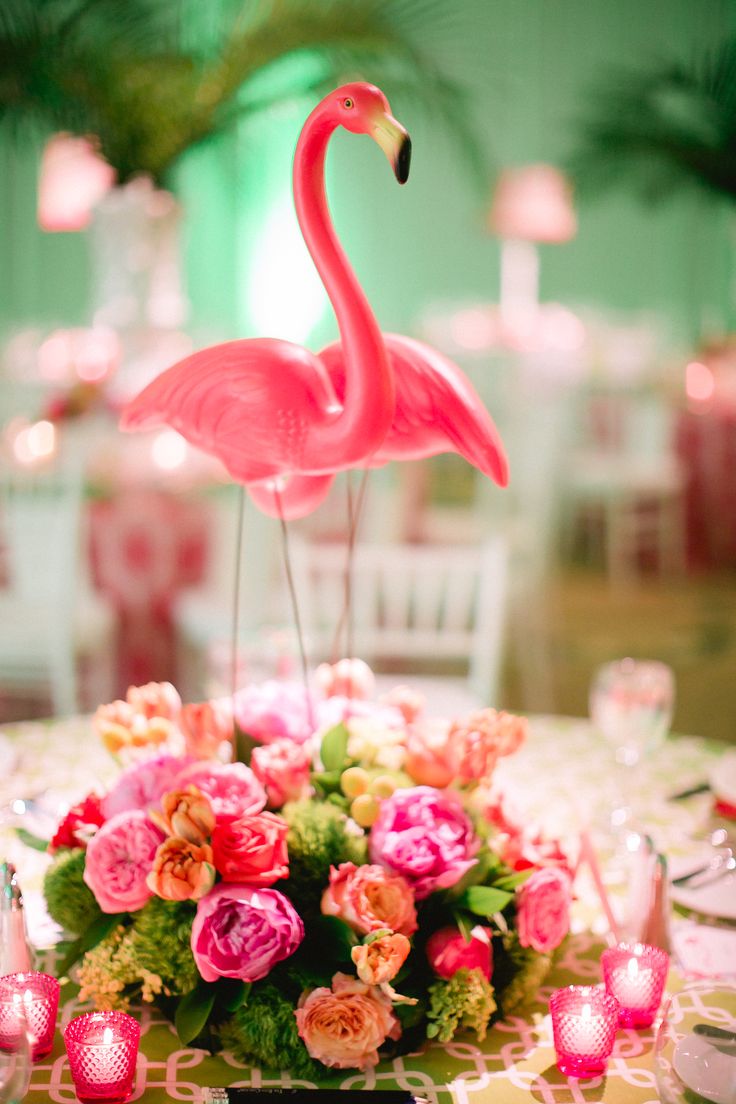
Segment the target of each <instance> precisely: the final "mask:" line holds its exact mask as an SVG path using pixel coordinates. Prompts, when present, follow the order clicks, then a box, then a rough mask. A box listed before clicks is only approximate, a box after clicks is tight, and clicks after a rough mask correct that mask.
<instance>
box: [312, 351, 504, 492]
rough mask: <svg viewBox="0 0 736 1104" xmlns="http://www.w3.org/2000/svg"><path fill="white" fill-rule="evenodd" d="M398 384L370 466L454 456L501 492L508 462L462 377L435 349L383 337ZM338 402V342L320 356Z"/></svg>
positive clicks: (341, 374)
mask: <svg viewBox="0 0 736 1104" xmlns="http://www.w3.org/2000/svg"><path fill="white" fill-rule="evenodd" d="M384 342H385V345H386V350H387V352H388V356H389V362H390V364H391V368H392V370H393V373H394V378H395V381H396V413H395V415H394V420H393V424H392V426H391V429H390V430H389V432H388V434H387V436H386V438H385V440H384V442H383V444H382V445H381V447H380V448H379V449H378V451H377V452H376V453H375V454H374V456H373V461H372V462H373V463H374V464H382V463H386V462H387V461H389V460H417V459H420V458H422V457H425V456H435V455H437V454H438V453H441V452H457V453H459V454H460V455H461V456H463V457H465V459H466V460H467V461H468V463H470V464H472V465H473V466H474V467H476V468H478V470H479V471H481V472H483V474H484V475H487V476H488V477H489V478H491V479H493V480H494V481H495V482H496V483H498V484H499V486H501V487H505V486H506V484H507V483H508V461H507V459H506V452H505V450H504V447H503V443H502V441H501V437H500V435H499V433H498V430H497V429H496V426H495V424H494V422H493V419H492V418H491V416H490V414H489V413H488V411H487V410H486V408H485V406H484V405H483V403H482V401H481V399H480V397H479V395H478V393H477V392H476V390H475V388H474V387H473V385H472V384H471V382H470V380H469V379H468V378H467V376H466V375H465V373H464V372H463V371H462V370H461V369H460V368H458V366H457V365H456V364H453V363H452V361H450V360H448V359H447V357H444V356H443V355H442V354H441V353H439V352H437V350H436V349H432V348H431V347H430V346H429V345H425V344H423V342H421V341H415V340H414V339H413V338H410V337H403V336H401V335H399V334H384ZM319 355H320V359H321V360H322V362H323V363H324V364H325V365H326V367H327V370H328V372H329V374H330V378H331V380H332V383H333V385H334V388H335V391H336V392H337V395H338V397H341V396H342V395H343V393H344V376H345V372H344V364H343V354H342V349H341V346H340V344H339V342H336V343H335V344H333V345H328V346H327V348H325V349H323V350H322V352H321V353H320V354H319Z"/></svg>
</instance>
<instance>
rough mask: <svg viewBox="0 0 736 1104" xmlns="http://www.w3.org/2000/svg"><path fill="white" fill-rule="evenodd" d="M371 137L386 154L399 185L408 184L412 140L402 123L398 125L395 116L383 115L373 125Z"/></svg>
mask: <svg viewBox="0 0 736 1104" xmlns="http://www.w3.org/2000/svg"><path fill="white" fill-rule="evenodd" d="M371 137H372V138H375V140H376V142H378V145H379V146H380V147H381V149H382V150H383V152H384V153H385V154H386V157H387V158H388V160H389V163H390V165H391V167H392V169H393V170H394V175H395V176H396V179H397V180H398V182H399V184H406V182H407V180H408V179H409V165H410V163H411V138H410V137H409V135H408V134H407V133H406V131H405V130H404V128H403V127H402V125H401V123H397V121H396V119H394V117H393V115H386V114H382V115H380V116H379V118H378V119H377V120H376V122H375V123H374V125H373V130H372V131H371Z"/></svg>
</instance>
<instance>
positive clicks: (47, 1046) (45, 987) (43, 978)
mask: <svg viewBox="0 0 736 1104" xmlns="http://www.w3.org/2000/svg"><path fill="white" fill-rule="evenodd" d="M19 1007H22V1009H23V1013H24V1016H25V1021H26V1024H27V1031H28V1038H29V1041H30V1044H31V1059H32V1060H33V1061H34V1062H35V1061H37V1060H38V1059H39V1058H43V1057H44V1055H46V1054H48V1053H49V1051H50V1050H51V1048H52V1047H53V1045H54V1032H55V1030H56V1014H57V1012H58V1009H59V982H58V980H57V978H55V977H51V975H50V974H42V973H40V971H38V970H25V971H22V972H21V973H16V974H3V976H2V977H0V1049H2V1050H12V1049H13V1048H14V1047H15V1046H16V1045H17V1039H18V1035H19V1033H20V1031H21V1030H22V1027H21V1022H22V1021H19V1019H18V1008H19Z"/></svg>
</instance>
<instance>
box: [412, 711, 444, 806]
mask: <svg viewBox="0 0 736 1104" xmlns="http://www.w3.org/2000/svg"><path fill="white" fill-rule="evenodd" d="M448 732H449V726H448V725H447V723H446V722H443V721H439V722H438V721H432V722H430V721H425V722H424V723H422V724H415V725H412V727H411V728H410V729H409V733H408V736H407V741H406V760H405V762H404V770H405V771H406V773H407V774H408V775H410V777H411V778H412V779H413V780H414V781H415V782H416V783H417V784H418V785H420V786H435V787H437V788H438V789H442V788H443V787H445V786H449V785H450V783H451V782H452V780H453V778H454V777H455V768H454V766H453V764H452V759H451V754H450V745H449V743H448V741H447V736H448Z"/></svg>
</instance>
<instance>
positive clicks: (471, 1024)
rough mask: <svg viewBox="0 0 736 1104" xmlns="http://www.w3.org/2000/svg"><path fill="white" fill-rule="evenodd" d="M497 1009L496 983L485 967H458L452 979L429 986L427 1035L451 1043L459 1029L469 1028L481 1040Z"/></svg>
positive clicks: (441, 980)
mask: <svg viewBox="0 0 736 1104" xmlns="http://www.w3.org/2000/svg"><path fill="white" fill-rule="evenodd" d="M495 1011H496V1001H495V999H494V995H493V986H492V985H491V983H490V982H489V981H488V979H487V978H486V977H485V975H484V973H483V971H482V970H466V969H462V970H458V971H457V973H456V974H454V975H453V977H451V978H450V979H449V980H447V981H445V980H443V979H440V980H438V981H435V982H434V984H432V985H430V987H429V1009H428V1011H427V1020H428V1024H427V1036H428V1038H430V1039H434V1038H436V1039H439V1041H440V1042H441V1043H449V1042H450V1040H451V1039H452V1038H454V1035H455V1032H456V1031H457V1030H458V1029H460V1028H469V1029H470V1030H471V1031H475V1033H476V1035H477V1036H478V1040H479V1041H480V1040H482V1039H484V1038H485V1035H486V1031H487V1030H488V1024H489V1022H490V1019H491V1016H492V1015H493V1013H494V1012H495Z"/></svg>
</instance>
